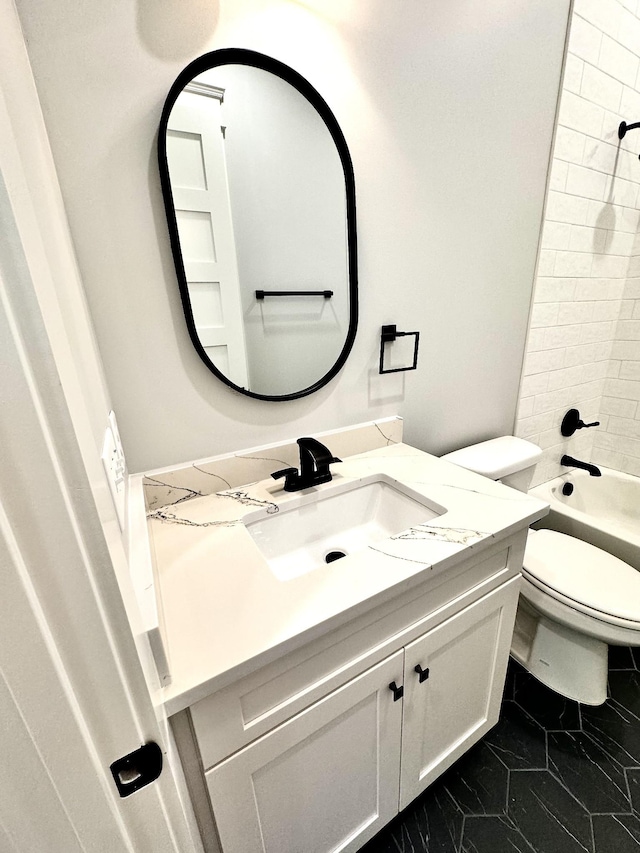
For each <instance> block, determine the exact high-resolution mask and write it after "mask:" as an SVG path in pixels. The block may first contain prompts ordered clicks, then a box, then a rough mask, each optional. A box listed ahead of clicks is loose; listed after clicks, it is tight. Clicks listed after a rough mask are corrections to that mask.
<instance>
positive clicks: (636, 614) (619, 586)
mask: <svg viewBox="0 0 640 853" xmlns="http://www.w3.org/2000/svg"><path fill="white" fill-rule="evenodd" d="M523 574H524V576H525V577H526V578H527V579H528V580H529V581H531V582H532V583H534V584H535V585H536V586H538V587H540V588H541V589H545V587H546V591H547V592H549V593H550V594H552V595H553V593H554V592H556V593H558V594H559V597H561V598H563V599H565V600H566V601H568V603H570V604H571V605H572V606H573V607H575V608H576V609H577V610H581V611H583V612H592V613H593V614H594V615H598V614H599V615H600V617H601V618H604V617H605V616H611V617H613V618H614V619H622V620H624V621H625V622H634V623H638V625H639V626H640V572H638V571H636V570H635V569H634V568H633V566H630V565H629V564H628V563H625V562H623V561H622V560H619V559H618V558H617V557H614V556H613V555H612V554H609V553H607V552H606V551H603V550H601V549H600V548H596V547H595V546H594V545H590V544H589V543H588V542H583V541H582V540H581V539H575V538H574V537H573V536H566V535H565V534H564V533H558V532H556V531H555V530H530V531H529V536H528V539H527V547H526V550H525V555H524V567H523Z"/></svg>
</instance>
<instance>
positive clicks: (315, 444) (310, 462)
mask: <svg viewBox="0 0 640 853" xmlns="http://www.w3.org/2000/svg"><path fill="white" fill-rule="evenodd" d="M298 447H299V448H300V470H299V471H298V469H297V468H283V469H282V471H274V472H273V474H272V475H271V476H272V477H273V479H274V480H278V479H279V478H280V477H284V490H285V492H299V491H300V489H308V488H309V487H310V486H318V485H319V484H320V483H328V482H329V480H331V470H330V468H329V465H331V464H332V463H333V462H342V459H338V458H337V457H336V456H334V455H333V453H331V451H330V450H329V448H328V447H325V446H324V444H321V443H320V442H319V441H318V440H317V439H315V438H299V439H298Z"/></svg>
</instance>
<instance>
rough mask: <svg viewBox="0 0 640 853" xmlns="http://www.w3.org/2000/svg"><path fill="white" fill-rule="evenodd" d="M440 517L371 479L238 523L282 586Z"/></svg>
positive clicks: (436, 508) (389, 484)
mask: <svg viewBox="0 0 640 853" xmlns="http://www.w3.org/2000/svg"><path fill="white" fill-rule="evenodd" d="M445 512H446V509H445V508H444V507H443V506H440V504H436V503H434V502H433V501H429V500H428V499H427V498H425V497H424V496H422V495H420V494H418V493H417V492H414V491H413V490H412V489H409V488H407V487H406V486H402V485H400V484H399V483H397V482H394V481H391V480H389V479H388V478H387V477H385V476H384V475H373V476H371V477H367V478H365V479H362V480H359V481H357V482H355V483H354V482H347V483H340V481H338V482H335V481H334V482H332V483H330V484H327V485H323V486H321V487H319V488H316V489H307V490H305V491H303V492H300V493H298V494H296V495H295V497H292V500H291V504H290V505H288V506H286V505H285V506H283V507H281V509H280V511H279V512H277V513H273V514H271V515H268V514H265V512H264V511H262V510H261V511H260V512H259V513H255V514H254V513H252V514H251V515H249V516H247V517H246V518H245V521H244V523H245V525H246V527H247V530H248V531H249V533H250V534H251V536H252V538H253V540H254V542H255V543H256V545H257V546H258V548H259V549H260V550H261V551H262V553H263V554H264V556H265V557H266V559H267V561H268V563H269V566H270V567H271V571H272V572H273V573H274V575H275V576H276V577H277V578H278V580H281V581H286V580H291V579H292V578H295V577H299V576H300V575H304V574H306V573H307V572H310V571H313V570H314V569H318V568H320V567H321V566H325V565H326V564H327V563H331V562H333V561H334V560H336V559H340V558H341V557H343V556H348V555H349V554H353V553H354V552H356V551H359V550H361V549H362V548H366V547H367V546H368V545H372V544H374V543H376V542H379V541H380V540H382V539H385V538H387V537H388V536H393V535H395V534H397V533H401V532H402V531H403V530H407V528H409V527H413V526H414V525H416V524H421V523H423V522H426V521H429V520H430V519H432V518H435V517H436V516H438V515H442V514H443V513H445ZM256 516H259V518H256Z"/></svg>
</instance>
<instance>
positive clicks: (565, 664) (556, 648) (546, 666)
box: [511, 595, 609, 705]
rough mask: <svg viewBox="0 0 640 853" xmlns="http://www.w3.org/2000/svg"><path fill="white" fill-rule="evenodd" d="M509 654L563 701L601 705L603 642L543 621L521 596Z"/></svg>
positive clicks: (605, 654)
mask: <svg viewBox="0 0 640 853" xmlns="http://www.w3.org/2000/svg"><path fill="white" fill-rule="evenodd" d="M511 655H512V657H514V658H515V660H517V661H518V663H520V664H522V666H523V667H524V668H525V669H526V670H527V671H528V672H530V673H531V674H532V675H533V676H535V678H537V679H538V681H541V682H542V683H543V684H545V685H546V686H547V687H549V688H551V690H555V692H556V693H560V694H561V695H562V696H565V697H566V698H567V699H573V700H574V701H576V702H582V703H583V704H585V705H602V703H603V702H605V701H606V699H607V671H608V657H609V647H608V645H607V643H605V642H604V641H602V640H598V639H595V638H594V637H589V636H587V635H586V634H583V633H580V632H578V631H574V630H572V629H571V628H569V627H567V626H566V625H562V624H560V623H559V622H554V621H552V620H550V619H548V618H546V617H545V616H544V615H542V614H541V613H538V612H536V611H535V610H534V609H533V608H532V607H531V606H530V605H529V604H528V602H527V601H526V600H525V599H523V597H522V595H521V596H520V601H519V603H518V612H517V615H516V623H515V628H514V635H513V641H512V645H511Z"/></svg>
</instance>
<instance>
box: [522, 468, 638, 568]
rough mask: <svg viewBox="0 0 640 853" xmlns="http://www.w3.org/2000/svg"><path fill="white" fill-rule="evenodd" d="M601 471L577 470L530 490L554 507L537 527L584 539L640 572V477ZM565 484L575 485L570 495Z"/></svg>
mask: <svg viewBox="0 0 640 853" xmlns="http://www.w3.org/2000/svg"><path fill="white" fill-rule="evenodd" d="M600 470H601V471H602V476H601V477H591V476H589V474H587V472H586V471H580V470H576V471H572V472H570V473H567V474H563V475H562V476H561V477H556V479H555V480H550V481H549V482H548V483H543V484H542V485H541V486H536V488H535V489H531V492H530V493H531V494H532V495H535V496H536V497H539V498H541V499H542V500H544V501H548V503H549V504H550V506H551V510H550V512H549V515H548V516H546V518H544V519H542V521H541V522H539V524H536V525H534V526H535V527H548V528H551V529H552V530H559V531H560V532H561V533H568V534H570V535H571V536H576V537H577V538H578V539H584V540H585V541H586V542H591V543H592V544H593V545H597V546H598V548H602V549H604V550H605V551H609V552H610V553H611V554H614V555H615V556H616V557H619V558H620V559H621V560H625V562H627V563H630V565H632V566H634V567H635V568H636V569H638V570H639V571H640V478H638V477H632V476H630V475H629V474H622V473H620V472H619V471H612V470H610V469H608V468H600ZM565 483H572V484H573V486H574V489H573V493H572V494H571V495H563V494H562V487H563V485H564V484H565Z"/></svg>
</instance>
